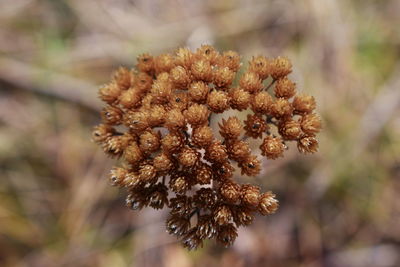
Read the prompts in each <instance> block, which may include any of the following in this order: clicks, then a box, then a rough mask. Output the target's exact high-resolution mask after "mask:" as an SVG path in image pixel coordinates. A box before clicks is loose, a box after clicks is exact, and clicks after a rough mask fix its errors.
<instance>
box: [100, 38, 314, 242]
mask: <svg viewBox="0 0 400 267" xmlns="http://www.w3.org/2000/svg"><path fill="white" fill-rule="evenodd" d="M240 66H241V63H240V56H239V55H238V54H237V53H236V52H233V51H227V52H224V53H222V54H220V53H218V52H217V51H216V50H215V49H214V48H213V47H212V46H209V45H203V46H201V47H200V48H198V49H197V50H196V51H195V52H192V51H190V50H189V49H186V48H179V49H178V50H177V51H176V52H175V53H174V54H162V55H160V56H157V57H152V56H151V55H149V54H143V55H141V56H139V57H138V59H137V65H136V69H133V70H129V69H127V68H119V69H118V70H117V71H116V72H115V74H114V75H113V78H112V81H111V82H110V83H109V84H107V85H105V86H103V87H101V88H100V90H99V95H100V98H101V99H102V100H103V101H104V102H105V103H106V107H105V108H104V109H103V111H102V119H103V122H102V124H100V125H98V126H96V127H95V129H94V131H93V139H94V141H95V142H96V143H98V144H99V145H100V146H101V147H102V148H103V150H104V152H105V153H107V154H108V155H111V156H113V157H118V158H119V157H122V158H123V160H124V161H123V162H124V163H123V167H115V168H113V169H112V170H111V174H110V180H111V183H112V184H113V185H116V186H119V187H121V188H126V189H127V191H128V193H129V194H128V196H127V199H126V204H127V206H129V207H130V208H132V209H134V210H136V209H141V208H143V207H147V206H150V207H152V208H155V209H162V208H164V207H167V208H169V212H170V215H169V218H168V219H167V221H166V227H167V231H168V232H169V233H171V234H174V235H176V236H178V237H179V239H180V240H181V242H182V243H183V245H184V246H185V247H187V248H189V249H195V248H197V247H199V246H201V245H202V242H203V240H204V239H213V238H214V239H216V240H217V241H218V242H220V243H222V244H223V245H225V246H229V245H231V244H232V243H233V242H234V240H235V238H236V237H237V227H239V226H245V225H249V224H250V223H251V222H252V221H253V219H254V214H255V213H256V212H258V213H260V214H262V215H268V214H271V213H273V212H275V211H276V209H277V208H278V201H277V200H276V199H275V195H274V194H273V193H271V192H265V193H262V192H261V191H260V188H259V187H258V186H255V185H251V184H239V183H238V182H236V181H234V180H233V179H232V176H233V174H234V170H235V169H234V166H236V167H237V168H240V170H241V174H242V175H247V176H256V175H257V174H259V172H260V165H261V162H260V159H259V158H258V157H257V156H256V155H254V154H252V151H251V149H250V146H249V143H248V142H247V141H246V140H248V139H249V138H254V139H257V138H261V140H262V141H260V146H259V148H260V151H261V155H262V156H265V157H266V158H267V159H276V158H279V157H282V156H283V153H284V151H285V149H286V148H287V146H286V144H285V142H287V141H295V142H297V147H298V150H299V151H300V152H302V153H313V152H316V151H317V148H318V142H317V140H316V138H315V135H316V133H318V132H319V130H320V128H321V121H320V118H319V116H318V115H316V114H315V113H314V112H313V111H314V109H315V105H316V104H315V100H314V98H313V97H312V96H305V95H302V96H296V85H295V83H293V82H292V81H290V80H289V79H288V78H287V75H288V74H289V73H291V71H292V70H291V68H292V66H291V63H290V61H289V60H288V59H287V58H282V57H278V58H274V59H269V58H266V57H264V56H258V57H253V58H252V59H251V60H250V62H249V67H248V69H247V70H246V71H245V72H244V74H243V75H241V77H239V78H237V81H235V82H234V80H235V79H236V73H237V71H238V70H239V68H240ZM234 83H237V86H233V84H234ZM268 91H273V93H269V92H268ZM229 109H234V110H238V111H246V112H247V113H249V114H248V115H247V119H246V120H244V121H243V122H242V121H241V120H239V119H238V118H237V117H236V116H233V117H229V118H226V119H222V120H221V121H220V123H219V134H220V136H221V138H219V139H221V140H218V138H217V136H216V135H217V133H216V132H214V131H213V129H212V128H211V127H210V118H211V116H213V114H216V113H223V112H224V111H227V110H229Z"/></svg>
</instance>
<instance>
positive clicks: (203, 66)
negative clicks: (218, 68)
mask: <svg viewBox="0 0 400 267" xmlns="http://www.w3.org/2000/svg"><path fill="white" fill-rule="evenodd" d="M190 69H191V71H192V74H193V76H194V78H196V79H197V80H200V81H205V82H210V81H211V80H212V76H213V75H212V68H211V65H210V62H208V61H205V60H197V61H195V62H194V63H193V64H192V66H191V68H190Z"/></svg>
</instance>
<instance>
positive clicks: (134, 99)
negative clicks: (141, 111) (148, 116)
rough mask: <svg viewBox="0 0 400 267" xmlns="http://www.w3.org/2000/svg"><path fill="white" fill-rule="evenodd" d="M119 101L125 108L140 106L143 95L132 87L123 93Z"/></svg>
mask: <svg viewBox="0 0 400 267" xmlns="http://www.w3.org/2000/svg"><path fill="white" fill-rule="evenodd" d="M118 102H119V104H121V105H122V106H123V107H124V108H133V107H138V106H139V105H140V102H141V96H140V94H139V93H138V91H137V90H136V89H135V88H131V89H128V90H125V91H123V92H122V93H121V95H120V96H119V98H118Z"/></svg>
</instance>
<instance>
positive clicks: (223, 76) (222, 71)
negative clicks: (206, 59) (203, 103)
mask: <svg viewBox="0 0 400 267" xmlns="http://www.w3.org/2000/svg"><path fill="white" fill-rule="evenodd" d="M213 76H214V78H213V82H214V84H215V85H216V86H217V87H226V86H230V85H231V84H232V82H233V78H234V77H235V73H234V72H233V71H231V70H230V69H229V68H228V67H221V68H217V69H216V70H215V71H214V74H213Z"/></svg>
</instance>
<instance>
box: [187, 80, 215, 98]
mask: <svg viewBox="0 0 400 267" xmlns="http://www.w3.org/2000/svg"><path fill="white" fill-rule="evenodd" d="M208 92H210V88H209V87H208V86H207V84H205V83H204V82H201V81H198V82H193V83H191V84H190V86H189V91H188V94H189V97H190V99H191V100H193V101H195V102H198V103H204V102H205V101H206V100H207V96H208Z"/></svg>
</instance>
